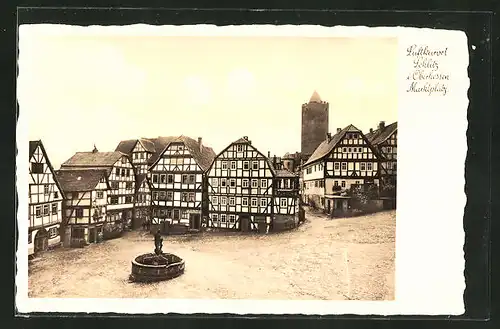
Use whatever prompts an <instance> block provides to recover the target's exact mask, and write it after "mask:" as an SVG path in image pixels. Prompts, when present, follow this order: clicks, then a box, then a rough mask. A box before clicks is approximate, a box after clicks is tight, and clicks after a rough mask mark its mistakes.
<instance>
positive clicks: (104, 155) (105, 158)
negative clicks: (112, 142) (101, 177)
mask: <svg viewBox="0 0 500 329" xmlns="http://www.w3.org/2000/svg"><path fill="white" fill-rule="evenodd" d="M123 155H124V154H123V153H121V152H118V151H115V152H77V153H75V155H73V156H72V157H71V158H69V159H68V160H66V161H65V162H64V163H63V164H62V165H61V168H65V167H86V168H88V167H112V166H113V165H114V164H115V162H116V161H118V160H119V159H120V158H121V157H122V156H123Z"/></svg>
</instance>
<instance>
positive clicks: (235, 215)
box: [207, 136, 275, 232]
mask: <svg viewBox="0 0 500 329" xmlns="http://www.w3.org/2000/svg"><path fill="white" fill-rule="evenodd" d="M274 177H275V174H274V168H273V166H272V163H271V161H270V160H269V159H268V158H267V157H266V156H264V155H263V154H262V153H261V152H259V150H257V149H256V148H255V147H254V146H253V145H252V142H251V141H250V140H249V139H248V137H246V136H245V137H243V138H240V139H238V140H237V141H235V142H233V143H231V144H230V145H229V146H228V147H226V148H225V149H224V150H223V151H222V152H220V153H219V154H218V155H217V157H215V160H214V161H213V163H212V165H211V166H210V168H209V170H208V173H207V178H208V218H207V227H209V228H218V229H233V230H240V231H250V230H258V231H266V232H267V231H268V230H269V229H270V227H271V225H272V220H273V215H274V213H273V203H274V194H273V190H274V186H273V185H274V184H273V181H274Z"/></svg>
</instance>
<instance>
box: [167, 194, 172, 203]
mask: <svg viewBox="0 0 500 329" xmlns="http://www.w3.org/2000/svg"><path fill="white" fill-rule="evenodd" d="M172 199H173V193H172V192H167V201H172Z"/></svg>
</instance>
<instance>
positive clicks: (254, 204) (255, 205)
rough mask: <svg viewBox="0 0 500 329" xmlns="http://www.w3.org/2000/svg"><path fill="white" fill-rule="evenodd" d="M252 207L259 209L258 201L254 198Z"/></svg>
mask: <svg viewBox="0 0 500 329" xmlns="http://www.w3.org/2000/svg"><path fill="white" fill-rule="evenodd" d="M252 207H257V199H256V198H252Z"/></svg>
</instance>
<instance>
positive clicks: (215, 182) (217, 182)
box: [212, 178, 219, 187]
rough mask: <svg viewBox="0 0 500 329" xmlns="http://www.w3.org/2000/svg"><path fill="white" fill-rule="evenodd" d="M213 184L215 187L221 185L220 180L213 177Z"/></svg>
mask: <svg viewBox="0 0 500 329" xmlns="http://www.w3.org/2000/svg"><path fill="white" fill-rule="evenodd" d="M212 186H213V187H217V186H219V180H218V179H217V178H212Z"/></svg>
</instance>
